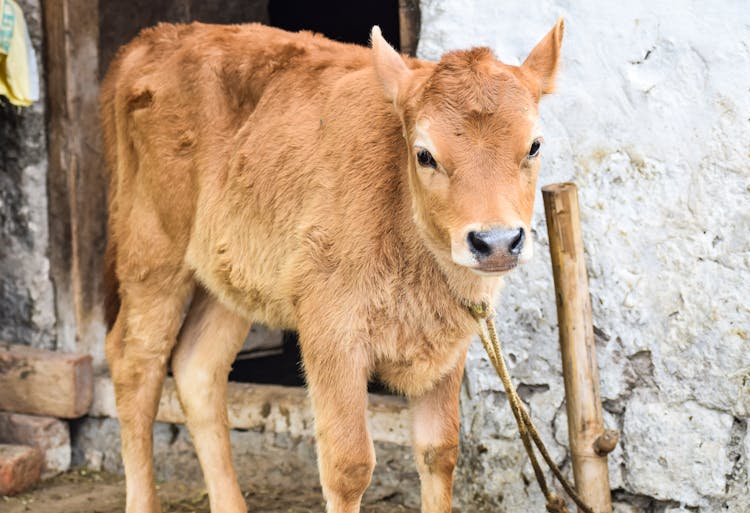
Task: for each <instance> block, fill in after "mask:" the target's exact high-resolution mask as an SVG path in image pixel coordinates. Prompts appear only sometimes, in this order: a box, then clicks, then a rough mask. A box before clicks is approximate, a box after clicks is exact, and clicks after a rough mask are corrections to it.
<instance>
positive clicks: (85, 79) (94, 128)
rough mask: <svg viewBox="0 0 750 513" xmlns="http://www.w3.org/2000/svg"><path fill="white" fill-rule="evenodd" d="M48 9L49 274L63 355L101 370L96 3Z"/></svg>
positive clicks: (61, 0)
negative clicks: (87, 357) (78, 355)
mask: <svg viewBox="0 0 750 513" xmlns="http://www.w3.org/2000/svg"><path fill="white" fill-rule="evenodd" d="M42 4H43V6H44V7H43V8H44V11H43V16H44V32H45V39H44V41H45V77H46V83H47V95H46V97H47V148H48V154H49V155H48V157H49V168H48V179H47V182H48V190H49V228H50V247H49V258H50V274H51V277H52V280H53V282H54V284H55V304H56V315H57V333H58V337H57V340H58V344H57V346H58V349H60V350H63V351H79V352H84V353H90V354H92V356H93V357H94V366H95V369H98V370H101V369H103V368H104V349H103V346H104V344H103V339H104V335H105V333H106V327H105V323H104V316H103V290H102V276H103V271H102V268H103V267H102V266H103V256H104V242H105V236H106V219H107V201H106V190H107V172H106V169H105V163H104V158H103V153H102V142H101V130H100V127H99V113H98V93H99V71H98V70H99V2H98V0H47V1H45V2H43V3H42ZM398 5H399V24H400V38H401V51H402V52H403V53H406V54H409V55H414V54H415V52H416V48H417V41H418V38H419V28H420V10H419V0H399V4H398Z"/></svg>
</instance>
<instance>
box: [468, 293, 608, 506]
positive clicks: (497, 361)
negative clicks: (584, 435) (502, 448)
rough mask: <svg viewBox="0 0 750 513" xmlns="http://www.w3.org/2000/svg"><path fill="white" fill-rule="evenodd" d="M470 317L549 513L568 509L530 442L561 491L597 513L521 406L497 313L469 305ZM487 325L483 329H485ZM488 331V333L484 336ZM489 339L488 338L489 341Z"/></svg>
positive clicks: (486, 307) (475, 305)
mask: <svg viewBox="0 0 750 513" xmlns="http://www.w3.org/2000/svg"><path fill="white" fill-rule="evenodd" d="M468 307H469V311H470V312H471V315H472V316H473V317H474V319H476V321H477V324H478V325H479V339H480V340H481V341H482V345H483V346H484V349H485V351H487V355H488V356H489V357H490V362H492V366H493V367H495V371H496V372H497V374H498V376H500V380H501V381H502V382H503V387H504V388H505V395H506V396H507V397H508V404H510V410H511V411H512V412H513V416H514V417H515V419H516V424H517V425H518V432H519V434H520V435H521V441H522V442H523V446H524V449H526V454H528V455H529V460H530V461H531V466H532V467H533V469H534V475H535V476H536V480H537V483H539V488H541V490H542V493H543V494H544V498H545V500H546V501H547V511H549V513H569V510H568V507H567V506H566V505H565V501H564V500H563V498H562V497H559V496H557V495H555V493H553V492H552V491H551V490H550V489H549V486H548V485H547V480H546V479H545V477H544V472H543V471H542V468H541V466H540V465H539V461H538V460H537V457H536V454H535V453H534V447H533V446H532V444H531V442H532V441H533V442H534V445H536V447H537V449H538V450H539V453H540V454H541V455H542V458H543V459H544V461H545V462H546V463H547V465H548V466H549V468H550V469H551V470H552V473H553V474H554V476H555V477H556V478H557V480H558V481H559V482H560V484H561V485H562V487H563V488H564V489H565V492H566V493H567V494H568V496H569V497H570V498H571V499H573V502H575V503H576V505H577V506H578V507H579V508H580V509H581V511H583V512H584V513H594V510H593V509H592V508H591V507H590V506H588V505H587V504H586V503H585V502H584V501H583V499H581V497H580V496H579V495H578V493H577V492H576V491H575V488H574V487H573V485H572V484H571V483H570V481H568V480H567V479H566V478H565V476H564V475H563V473H562V472H561V471H560V468H559V467H558V466H557V464H555V461H554V460H553V459H552V456H550V454H549V451H548V450H547V447H546V446H545V445H544V442H542V438H541V437H540V436H539V431H537V429H536V427H535V426H534V423H533V422H532V421H531V417H530V416H529V412H528V411H526V407H525V406H524V405H523V403H522V402H521V398H520V397H518V393H517V392H516V389H515V388H514V387H513V383H512V382H511V380H510V374H509V373H508V366H507V365H506V364H505V358H504V357H503V353H502V350H501V347H500V340H499V339H498V336H497V330H496V329H495V320H494V312H493V311H492V308H491V307H490V306H489V305H488V304H486V303H482V304H470V305H468ZM482 321H484V326H483V325H482ZM485 327H486V330H487V332H486V333H485ZM488 335H489V337H488Z"/></svg>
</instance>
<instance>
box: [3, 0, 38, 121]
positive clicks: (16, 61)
mask: <svg viewBox="0 0 750 513" xmlns="http://www.w3.org/2000/svg"><path fill="white" fill-rule="evenodd" d="M0 95H3V96H5V97H7V98H8V99H9V100H10V103H12V104H13V105H19V106H22V107H28V106H29V105H31V103H32V102H35V101H37V100H38V99H39V73H38V71H37V66H36V55H34V48H33V47H32V46H31V39H30V38H29V31H28V30H27V28H26V21H25V20H24V18H23V12H22V11H21V8H20V7H18V4H16V3H15V2H14V1H13V0H0Z"/></svg>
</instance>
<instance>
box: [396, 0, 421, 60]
mask: <svg viewBox="0 0 750 513" xmlns="http://www.w3.org/2000/svg"><path fill="white" fill-rule="evenodd" d="M421 19H422V15H421V14H420V11H419V0H399V2H398V20H399V38H400V39H401V53H405V54H406V55H409V56H411V57H414V56H416V55H417V43H418V42H419V29H420V25H421Z"/></svg>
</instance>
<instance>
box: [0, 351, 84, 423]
mask: <svg viewBox="0 0 750 513" xmlns="http://www.w3.org/2000/svg"><path fill="white" fill-rule="evenodd" d="M92 395H93V371H92V367H91V356H89V355H80V354H70V353H59V352H55V351H43V350H41V349H34V348H31V347H27V346H19V345H8V344H2V343H0V410H4V411H10V412H17V413H31V414H36V415H50V416H52V417H61V418H65V419H72V418H76V417H80V416H81V415H84V414H85V413H86V412H87V411H88V409H89V406H90V405H91V398H92Z"/></svg>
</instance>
